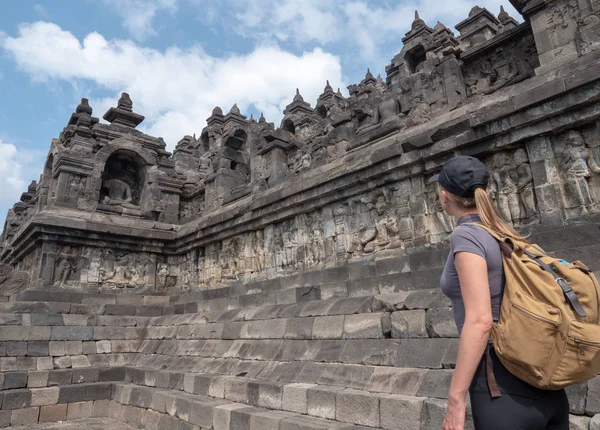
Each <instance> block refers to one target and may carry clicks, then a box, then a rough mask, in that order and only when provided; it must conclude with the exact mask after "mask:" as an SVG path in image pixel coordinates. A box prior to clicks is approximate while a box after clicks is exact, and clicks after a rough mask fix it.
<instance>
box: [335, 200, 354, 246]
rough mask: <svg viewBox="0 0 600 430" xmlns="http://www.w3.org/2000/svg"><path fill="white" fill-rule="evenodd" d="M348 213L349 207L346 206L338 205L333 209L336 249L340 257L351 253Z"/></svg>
mask: <svg viewBox="0 0 600 430" xmlns="http://www.w3.org/2000/svg"><path fill="white" fill-rule="evenodd" d="M347 212H348V206H346V205H344V204H338V205H336V206H335V207H334V208H333V223H334V226H335V233H334V238H335V247H336V252H337V254H339V255H345V254H347V253H351V252H352V251H351V239H350V234H349V231H348V226H347V224H346V215H347Z"/></svg>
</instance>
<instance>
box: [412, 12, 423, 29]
mask: <svg viewBox="0 0 600 430" xmlns="http://www.w3.org/2000/svg"><path fill="white" fill-rule="evenodd" d="M424 25H425V21H423V20H422V19H421V17H420V16H419V11H418V10H416V11H415V20H414V21H413V23H412V28H413V29H415V28H417V27H421V26H424Z"/></svg>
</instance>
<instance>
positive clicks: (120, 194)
mask: <svg viewBox="0 0 600 430" xmlns="http://www.w3.org/2000/svg"><path fill="white" fill-rule="evenodd" d="M102 187H103V188H105V189H106V190H107V195H106V197H104V201H103V203H104V204H106V205H112V206H122V207H124V208H128V209H139V206H137V205H134V204H133V203H132V201H133V197H132V194H131V187H130V186H129V184H127V183H126V182H125V181H122V180H121V179H107V180H106V181H104V182H103V183H102Z"/></svg>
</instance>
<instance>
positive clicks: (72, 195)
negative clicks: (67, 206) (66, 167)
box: [66, 175, 85, 201]
mask: <svg viewBox="0 0 600 430" xmlns="http://www.w3.org/2000/svg"><path fill="white" fill-rule="evenodd" d="M84 189H85V178H82V177H80V176H75V175H70V176H69V183H68V185H67V196H66V200H67V201H71V200H77V198H78V197H79V194H80V193H81V191H83V190H84Z"/></svg>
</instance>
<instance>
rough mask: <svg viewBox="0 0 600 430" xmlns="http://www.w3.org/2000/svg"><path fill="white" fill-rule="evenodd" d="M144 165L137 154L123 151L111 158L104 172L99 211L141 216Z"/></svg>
mask: <svg viewBox="0 0 600 430" xmlns="http://www.w3.org/2000/svg"><path fill="white" fill-rule="evenodd" d="M144 176H145V172H144V166H143V163H142V162H140V160H139V159H138V158H137V157H136V154H135V153H132V152H127V151H122V152H117V153H115V154H113V155H111V156H110V158H109V159H108V161H107V162H106V165H105V168H104V172H102V188H101V189H100V201H99V203H100V204H99V205H98V209H99V210H104V211H111V212H117V213H124V214H130V215H138V216H140V215H141V213H142V212H141V209H140V200H141V197H142V194H143V190H142V186H143V184H144V183H145V181H144V179H145V178H144Z"/></svg>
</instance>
